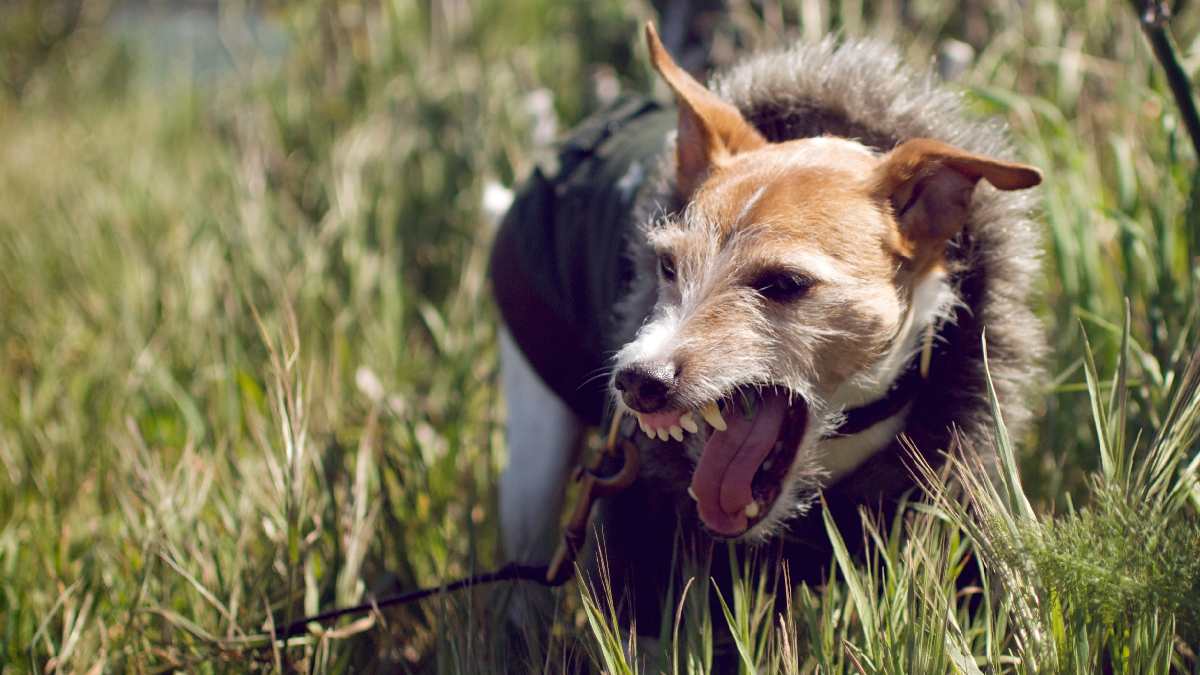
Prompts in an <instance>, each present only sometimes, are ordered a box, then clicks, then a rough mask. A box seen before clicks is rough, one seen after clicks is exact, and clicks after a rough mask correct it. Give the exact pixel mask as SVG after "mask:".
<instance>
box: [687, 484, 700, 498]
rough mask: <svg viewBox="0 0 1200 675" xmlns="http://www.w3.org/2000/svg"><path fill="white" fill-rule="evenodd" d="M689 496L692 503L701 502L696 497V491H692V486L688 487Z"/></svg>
mask: <svg viewBox="0 0 1200 675" xmlns="http://www.w3.org/2000/svg"><path fill="white" fill-rule="evenodd" d="M688 496H689V497H691V498H692V501H694V502H698V501H700V498H699V497H697V496H696V491H695V490H693V489H692V486H691V485H689V486H688Z"/></svg>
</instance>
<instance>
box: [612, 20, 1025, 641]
mask: <svg viewBox="0 0 1200 675" xmlns="http://www.w3.org/2000/svg"><path fill="white" fill-rule="evenodd" d="M710 89H711V90H712V91H714V92H716V93H717V94H718V95H720V96H721V97H722V98H724V99H725V100H727V101H729V102H730V103H732V104H733V105H734V106H736V107H737V108H738V109H739V110H740V111H741V113H742V115H743V116H744V117H745V118H746V119H747V120H748V121H750V122H751V123H752V124H753V125H754V126H755V127H757V128H758V129H759V131H760V132H761V133H762V134H763V136H765V137H766V138H767V139H768V140H770V141H772V142H777V141H783V140H789V139H795V138H808V137H817V136H825V135H829V136H839V137H843V138H849V139H853V140H857V141H859V142H861V143H863V144H864V145H866V146H868V147H870V148H872V149H874V150H876V151H878V152H880V153H882V152H886V151H888V150H890V149H891V148H893V147H894V146H896V145H897V144H898V143H900V142H903V141H905V140H907V139H911V138H918V137H924V138H932V139H936V140H941V141H944V142H946V143H950V144H952V145H955V146H957V147H959V148H962V149H964V150H967V151H970V152H973V153H978V154H983V155H989V156H993V157H998V158H1006V157H1011V155H1012V152H1011V147H1010V144H1009V141H1008V139H1007V136H1006V134H1005V131H1004V128H1003V126H1002V125H1000V124H998V123H995V122H979V121H974V120H971V119H969V118H968V117H967V116H966V115H965V114H964V110H963V105H962V102H961V100H960V95H958V94H956V93H953V92H950V91H948V90H946V89H944V88H942V87H941V86H940V85H939V84H938V82H937V81H936V79H935V78H934V76H933V75H932V74H925V73H916V72H913V71H911V70H909V69H907V68H905V67H904V66H903V65H902V63H901V59H900V58H899V56H898V54H897V53H896V52H895V51H894V50H892V49H891V48H889V47H887V46H885V45H882V44H878V43H874V42H848V43H844V44H838V43H837V42H836V41H835V40H833V39H827V40H825V41H823V42H821V43H820V44H816V45H800V46H796V47H793V48H791V49H788V50H785V51H777V52H770V53H765V54H760V55H758V56H755V57H753V58H750V59H748V60H747V61H745V62H743V63H741V64H740V65H738V66H736V67H734V68H733V69H732V70H730V71H728V72H726V73H724V74H722V75H719V76H717V77H715V78H714V79H713V80H712V82H711V83H710ZM674 175H675V163H674V153H673V152H670V151H668V152H666V153H664V156H663V158H662V161H661V162H660V164H659V166H658V167H657V169H656V170H655V172H654V173H653V176H652V180H651V181H649V182H648V183H647V185H646V186H645V187H644V188H643V190H642V193H641V194H640V195H639V199H638V206H637V213H636V220H637V222H642V223H646V224H647V225H646V227H645V228H644V229H643V230H642V231H641V232H640V233H639V234H638V235H637V236H635V238H634V241H633V242H632V243H631V247H630V251H629V257H630V258H631V260H632V261H633V263H634V269H635V273H634V275H633V281H632V282H631V286H630V288H629V289H628V292H627V294H626V296H625V300H624V301H623V302H622V303H621V305H620V307H619V312H620V316H621V320H620V322H619V325H620V329H619V330H618V331H617V332H616V334H615V335H614V336H613V339H612V342H611V345H612V347H613V349H614V350H616V349H619V348H620V347H621V346H622V345H625V344H627V343H629V342H630V341H631V340H632V339H633V338H634V337H635V335H636V334H637V331H638V329H639V327H640V326H642V324H643V322H645V321H646V319H647V317H648V315H649V314H650V312H651V311H652V310H653V308H654V306H655V301H656V298H657V290H656V272H655V268H656V258H655V255H654V253H653V251H652V248H651V242H652V241H653V240H654V238H655V237H658V236H661V235H660V234H659V233H658V232H659V230H661V223H662V221H663V219H664V218H684V219H687V218H689V217H691V215H690V213H689V212H687V211H683V212H682V213H681V210H682V209H683V208H684V205H683V204H682V203H680V201H679V200H678V198H677V197H676V195H675V193H676V190H675V186H674V183H673V179H674ZM1035 199H1036V194H1033V193H1031V192H1030V191H1022V192H1001V191H999V190H996V189H993V188H992V187H991V186H989V185H981V186H980V187H979V188H978V189H977V190H976V191H975V193H974V198H973V201H972V203H971V208H970V214H969V218H968V221H967V225H966V227H965V228H964V230H963V231H962V232H961V233H960V234H959V235H958V236H957V237H956V238H955V239H954V240H952V242H951V244H950V247H949V249H948V251H947V256H946V257H947V269H946V272H947V274H948V280H949V282H950V286H951V288H952V290H953V291H954V293H953V295H951V296H948V297H946V298H942V299H941V300H939V301H938V307H939V310H938V311H940V312H941V313H942V314H945V315H946V316H945V317H944V319H945V320H943V321H941V322H940V330H939V333H938V335H937V339H936V342H935V345H934V350H933V359H932V367H931V369H930V373H929V377H928V379H927V380H926V381H925V383H924V385H923V386H922V387H921V389H920V391H919V392H918V394H917V395H916V397H915V399H914V401H913V403H912V407H911V410H910V413H909V415H908V417H907V421H906V424H905V427H904V432H903V433H904V435H905V436H907V437H909V438H910V439H911V440H912V441H913V442H914V444H915V445H916V447H917V448H918V449H919V451H920V452H922V453H923V454H924V455H925V456H926V457H927V458H928V459H929V460H930V461H932V462H934V463H935V465H936V463H938V461H939V453H940V452H941V451H944V450H949V449H951V448H952V447H954V446H955V444H956V443H957V442H958V441H961V442H962V447H963V449H965V450H967V451H971V452H976V453H989V452H991V447H992V439H991V418H990V412H989V405H988V400H987V389H986V383H985V379H984V367H983V353H982V349H981V336H982V335H983V333H984V331H985V329H986V335H987V346H988V363H989V366H990V370H991V374H992V379H993V382H994V385H995V388H996V391H997V395H998V397H999V399H1000V407H1001V410H1003V411H1004V415H1005V423H1006V424H1007V425H1008V428H1009V429H1010V432H1011V433H1012V434H1014V435H1020V434H1021V433H1022V432H1023V430H1024V429H1025V428H1026V427H1027V425H1028V423H1029V421H1030V418H1031V416H1032V408H1031V405H1030V402H1031V401H1033V400H1035V399H1034V398H1032V397H1031V396H1030V395H1029V394H1030V393H1031V387H1032V385H1033V383H1035V382H1037V381H1038V375H1039V373H1040V362H1041V357H1042V355H1043V353H1044V350H1045V342H1044V337H1043V334H1042V330H1041V326H1040V324H1039V322H1038V321H1037V319H1036V318H1035V316H1034V314H1033V312H1032V309H1031V306H1030V305H1031V302H1030V293H1031V289H1032V287H1033V285H1034V282H1035V280H1036V279H1037V278H1038V275H1039V251H1040V242H1041V236H1040V229H1039V227H1038V226H1037V225H1036V224H1035V223H1034V222H1033V221H1032V220H1031V213H1032V210H1033V208H1034V203H1035ZM730 301H731V302H734V303H736V302H738V301H739V299H738V298H736V297H731V298H730ZM825 337H829V336H825ZM797 380H803V377H798V378H797ZM742 382H744V380H742V381H740V382H739V383H742ZM726 384H728V383H725V382H720V381H713V382H710V383H709V387H710V388H711V389H712V391H713V393H716V392H717V391H719V390H720V389H721V387H722V386H724V385H726ZM802 393H803V392H802ZM814 399H815V400H820V398H819V397H814ZM817 412H818V413H819V411H817ZM818 418H819V416H818ZM808 433H813V430H812V429H810V430H809V431H808ZM693 468H694V465H693V459H689V458H687V457H682V456H678V455H676V456H670V455H668V454H667V453H657V454H655V453H653V451H650V456H648V457H647V458H646V460H645V463H644V478H643V479H642V480H641V481H640V482H639V485H638V486H637V487H636V488H635V489H634V490H632V491H630V492H628V493H626V494H623V495H621V496H620V497H618V498H616V499H613V500H611V502H610V503H609V504H608V505H607V506H606V513H605V523H604V528H603V529H604V531H605V534H606V538H607V546H606V549H607V553H608V556H609V558H610V567H611V569H612V570H613V574H614V575H616V576H617V577H618V578H617V579H615V580H614V582H615V583H614V586H615V587H618V588H621V587H626V588H629V589H630V590H631V593H632V595H633V596H634V600H635V602H634V605H633V609H634V610H635V612H636V617H637V621H638V623H639V628H640V629H642V630H650V631H653V630H654V626H655V624H656V622H657V618H658V616H659V605H658V604H657V603H658V602H659V601H660V600H661V597H660V595H661V589H662V588H664V587H665V586H664V584H665V582H666V580H667V579H668V578H669V577H670V575H671V574H672V573H673V571H672V570H671V568H670V562H669V561H670V560H671V553H670V551H671V545H672V543H673V542H675V541H677V540H676V539H675V537H674V532H675V530H676V527H677V525H680V524H682V527H683V532H684V535H683V536H684V540H685V542H690V543H689V544H688V545H689V546H692V547H699V548H703V547H704V546H705V543H704V542H705V540H704V539H702V538H693V537H692V535H691V534H689V532H698V531H699V530H698V525H697V523H696V522H695V516H694V508H692V505H691V504H690V503H688V502H687V501H686V497H685V498H683V500H682V501H677V500H678V495H680V494H681V492H680V489H679V486H681V485H686V484H687V482H688V479H689V477H690V475H691V472H692V470H693ZM796 471H801V472H808V473H806V474H805V477H804V479H803V480H801V481H798V482H797V485H803V486H806V487H813V486H817V485H820V484H821V482H822V480H823V475H822V467H820V466H819V465H818V464H815V463H807V464H805V463H801V466H798V467H797V469H796ZM911 486H912V479H911V477H910V474H909V472H908V470H907V467H906V460H905V458H904V451H903V450H902V449H901V448H900V445H899V443H898V442H893V443H892V444H891V445H890V446H889V447H887V448H885V449H884V450H883V451H881V452H879V453H877V454H875V455H874V456H872V457H871V458H870V459H869V460H867V461H866V462H865V463H864V464H863V465H861V466H859V467H858V468H857V469H855V470H853V471H852V472H851V473H850V474H849V475H848V476H846V477H845V478H844V479H842V480H841V481H839V482H838V483H837V484H835V485H832V486H827V487H826V489H825V492H824V494H825V498H826V500H827V502H828V503H829V507H830V509H831V511H832V512H833V514H834V516H835V518H836V519H837V520H838V522H839V525H840V526H842V527H843V529H845V530H847V531H848V532H847V534H846V537H845V538H846V539H847V541H850V542H853V541H855V540H856V539H857V538H856V536H855V535H854V533H853V531H854V529H855V528H856V527H857V524H858V513H857V510H858V507H859V506H866V507H868V508H883V509H885V510H886V508H887V506H888V505H889V504H891V503H892V502H893V501H894V499H895V498H896V497H898V496H899V495H900V494H901V493H902V492H904V491H905V490H906V489H908V488H909V487H911ZM667 495H670V496H667ZM783 501H784V500H783V499H781V500H780V502H783ZM786 507H787V508H796V509H801V508H802V505H801V504H800V503H798V502H797V503H796V504H792V505H787V506H786ZM787 527H788V529H787V531H786V532H784V533H782V536H780V537H777V538H776V540H775V541H774V542H773V543H772V547H771V550H772V551H774V552H775V553H776V554H778V555H783V556H786V557H788V558H789V559H790V560H792V561H793V565H792V571H793V574H794V575H795V576H796V577H797V578H801V579H804V578H807V579H810V580H813V579H816V578H819V576H820V575H821V574H822V572H821V569H822V567H823V565H824V564H825V563H826V562H827V561H828V559H829V556H828V554H827V552H828V548H827V542H826V540H825V536H824V532H823V528H822V526H821V525H820V523H819V516H814V514H808V515H806V516H803V517H801V518H799V519H798V520H793V521H791V522H790V523H789V524H788V526H787ZM723 558H724V556H723V555H718V556H716V559H715V560H714V565H716V567H717V568H720V567H721V565H722V559H723ZM805 566H807V567H805ZM634 570H636V573H635V572H634ZM715 572H716V573H717V574H718V576H719V575H720V570H719V569H717V570H715ZM626 575H628V576H626Z"/></svg>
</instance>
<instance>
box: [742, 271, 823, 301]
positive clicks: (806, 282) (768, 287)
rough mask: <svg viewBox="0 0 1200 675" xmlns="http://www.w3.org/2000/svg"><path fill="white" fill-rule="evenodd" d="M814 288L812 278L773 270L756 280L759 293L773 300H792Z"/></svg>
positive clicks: (755, 286) (755, 283)
mask: <svg viewBox="0 0 1200 675" xmlns="http://www.w3.org/2000/svg"><path fill="white" fill-rule="evenodd" d="M809 288H812V280H811V279H809V278H808V277H805V276H803V275H800V274H792V273H789V272H772V273H770V274H764V275H763V276H761V277H759V278H758V280H757V281H755V282H754V289H755V290H757V291H758V293H759V295H762V296H763V297H764V298H766V299H768V300H771V301H773V302H790V301H792V300H796V299H797V298H800V297H801V296H803V295H804V294H805V293H807V292H808V289H809Z"/></svg>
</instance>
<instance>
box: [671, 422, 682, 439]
mask: <svg viewBox="0 0 1200 675" xmlns="http://www.w3.org/2000/svg"><path fill="white" fill-rule="evenodd" d="M668 431H669V433H670V434H671V438H674V439H675V440H677V441H682V440H683V429H680V428H679V427H678V426H676V425H674V424H672V425H671V428H670V429H669V430H668Z"/></svg>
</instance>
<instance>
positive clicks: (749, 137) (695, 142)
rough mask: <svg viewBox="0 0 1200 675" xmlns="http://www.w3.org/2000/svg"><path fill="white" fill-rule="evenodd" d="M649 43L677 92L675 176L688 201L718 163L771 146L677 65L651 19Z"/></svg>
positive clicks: (652, 56) (656, 65) (656, 64)
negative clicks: (677, 124) (740, 153)
mask: <svg viewBox="0 0 1200 675" xmlns="http://www.w3.org/2000/svg"><path fill="white" fill-rule="evenodd" d="M646 44H647V46H648V47H649V48H650V61H651V62H652V63H653V64H654V69H655V70H657V71H658V74H659V75H661V76H662V78H663V79H664V80H666V82H667V84H668V85H669V86H670V87H671V90H672V91H674V92H675V98H676V100H677V101H678V104H679V136H678V139H677V140H676V142H675V154H676V160H677V162H678V170H677V174H676V177H675V178H676V185H677V187H678V190H679V194H680V196H682V197H684V198H685V199H686V198H687V197H688V196H690V195H691V194H692V192H694V191H695V190H696V188H697V187H699V186H700V183H701V182H703V180H704V177H705V176H706V175H708V172H709V171H710V170H711V169H712V168H713V167H714V166H717V165H719V164H720V163H721V162H722V161H724V160H725V159H727V158H728V157H731V156H733V155H735V154H737V153H739V152H746V151H747V150H753V149H755V148H758V147H761V146H763V145H766V143H767V141H766V139H764V138H763V137H762V135H761V134H759V133H758V130H757V129H755V128H754V127H753V126H752V125H751V124H750V123H749V122H747V121H746V120H745V118H743V117H742V114H741V113H740V112H738V109H737V108H735V107H733V106H732V105H730V104H729V103H728V102H726V101H723V100H721V99H720V98H717V96H716V95H715V94H713V93H712V92H711V91H709V90H707V89H705V88H704V85H702V84H700V83H699V82H697V81H696V80H695V78H693V77H692V76H691V75H689V74H688V73H687V71H686V70H684V69H683V68H680V67H679V65H678V64H676V63H675V61H674V60H673V59H672V58H671V55H670V54H668V53H667V50H666V48H664V47H663V44H662V42H661V41H660V40H659V39H658V33H657V32H656V31H655V30H654V24H653V23H651V22H646Z"/></svg>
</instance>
